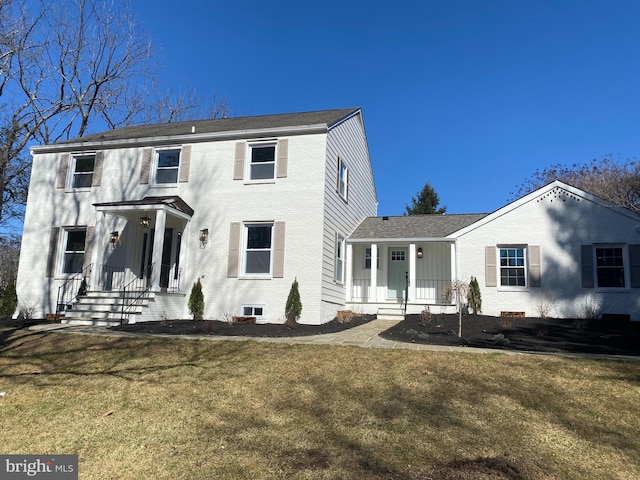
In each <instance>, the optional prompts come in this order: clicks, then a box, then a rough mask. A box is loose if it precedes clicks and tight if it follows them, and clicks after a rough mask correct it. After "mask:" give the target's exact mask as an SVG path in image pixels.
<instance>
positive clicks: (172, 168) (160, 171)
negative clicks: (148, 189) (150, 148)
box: [154, 149, 180, 184]
mask: <svg viewBox="0 0 640 480" xmlns="http://www.w3.org/2000/svg"><path fill="white" fill-rule="evenodd" d="M179 169H180V150H179V149H173V150H157V151H156V170H155V177H154V179H155V181H154V183H156V184H173V183H178V172H179Z"/></svg>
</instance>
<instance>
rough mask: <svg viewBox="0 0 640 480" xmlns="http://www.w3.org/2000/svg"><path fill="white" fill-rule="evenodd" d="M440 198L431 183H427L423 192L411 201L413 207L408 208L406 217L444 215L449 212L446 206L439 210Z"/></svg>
mask: <svg viewBox="0 0 640 480" xmlns="http://www.w3.org/2000/svg"><path fill="white" fill-rule="evenodd" d="M439 203H440V197H439V196H438V194H437V193H436V191H435V189H434V188H433V187H432V186H431V184H430V183H429V182H427V183H425V185H424V187H423V188H422V190H421V191H420V192H419V193H418V195H417V196H416V197H413V198H412V199H411V206H409V205H407V206H406V210H407V211H406V212H405V215H424V214H433V213H437V214H440V215H441V214H443V213H445V212H446V211H447V207H446V206H442V207H440V208H438V204H439Z"/></svg>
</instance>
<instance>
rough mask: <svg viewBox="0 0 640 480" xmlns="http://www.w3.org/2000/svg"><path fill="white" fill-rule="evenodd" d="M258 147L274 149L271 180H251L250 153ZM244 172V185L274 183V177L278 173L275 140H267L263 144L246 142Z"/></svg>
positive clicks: (276, 144) (276, 143)
mask: <svg viewBox="0 0 640 480" xmlns="http://www.w3.org/2000/svg"><path fill="white" fill-rule="evenodd" d="M260 147H274V150H273V178H258V179H255V180H254V179H252V178H251V151H252V150H253V149H254V148H260ZM245 158H246V161H245V171H244V179H245V180H244V183H245V184H258V183H276V177H277V172H278V142H277V140H268V141H263V142H247V152H246V154H245Z"/></svg>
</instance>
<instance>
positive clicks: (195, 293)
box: [189, 278, 204, 320]
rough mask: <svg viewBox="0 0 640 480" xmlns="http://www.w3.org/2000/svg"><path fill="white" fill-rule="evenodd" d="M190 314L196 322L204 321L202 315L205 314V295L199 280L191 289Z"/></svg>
mask: <svg viewBox="0 0 640 480" xmlns="http://www.w3.org/2000/svg"><path fill="white" fill-rule="evenodd" d="M189 312H190V313H191V315H193V319H194V320H202V315H203V314H204V295H203V294H202V284H201V283H200V279H199V278H198V281H197V282H196V283H194V284H193V288H192V289H191V295H190V296H189Z"/></svg>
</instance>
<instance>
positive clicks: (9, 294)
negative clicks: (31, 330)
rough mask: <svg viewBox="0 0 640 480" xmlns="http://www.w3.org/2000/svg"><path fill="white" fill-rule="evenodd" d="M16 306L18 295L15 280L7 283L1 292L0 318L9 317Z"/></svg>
mask: <svg viewBox="0 0 640 480" xmlns="http://www.w3.org/2000/svg"><path fill="white" fill-rule="evenodd" d="M17 306H18V295H17V294H16V284H15V282H9V283H7V286H6V287H5V289H4V292H3V293H2V301H1V302H0V318H11V317H12V316H13V313H14V312H15V311H16V307H17Z"/></svg>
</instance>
